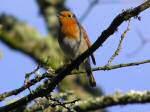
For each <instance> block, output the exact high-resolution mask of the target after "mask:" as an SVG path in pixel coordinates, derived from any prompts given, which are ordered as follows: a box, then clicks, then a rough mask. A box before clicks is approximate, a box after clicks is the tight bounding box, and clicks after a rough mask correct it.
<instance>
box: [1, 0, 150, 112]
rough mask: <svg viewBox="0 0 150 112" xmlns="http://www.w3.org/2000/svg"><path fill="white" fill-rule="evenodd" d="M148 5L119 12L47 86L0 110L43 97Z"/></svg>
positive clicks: (9, 108)
mask: <svg viewBox="0 0 150 112" xmlns="http://www.w3.org/2000/svg"><path fill="white" fill-rule="evenodd" d="M149 7H150V0H147V1H146V2H144V3H143V4H142V5H139V6H138V7H136V8H134V9H130V10H127V11H125V12H123V13H121V14H119V15H118V16H117V17H116V18H115V19H114V20H113V22H112V23H111V25H110V26H109V27H108V29H106V30H104V31H103V32H102V34H101V36H100V37H99V38H98V39H97V41H96V42H95V43H94V44H93V45H92V47H91V48H89V49H88V50H87V51H86V52H85V53H83V54H82V55H81V56H80V57H78V58H77V59H76V60H74V61H73V62H72V63H71V64H70V65H68V66H67V68H65V69H64V70H62V72H60V73H58V75H57V76H56V77H55V78H54V79H53V80H52V81H51V83H49V85H48V87H47V88H45V89H40V90H39V91H36V92H35V93H34V94H29V95H27V96H25V97H23V98H21V99H19V100H17V101H16V102H14V103H11V104H8V105H6V106H3V107H0V111H5V112H6V111H9V110H12V109H14V108H16V107H18V106H20V105H24V104H26V103H28V102H30V101H32V100H33V99H35V98H37V97H43V96H45V95H47V94H49V93H50V92H52V91H53V89H54V88H55V87H56V85H57V84H58V83H59V82H61V81H62V80H63V79H64V77H65V76H66V75H68V74H70V73H71V71H72V70H73V69H74V68H76V67H77V66H79V65H80V64H81V63H82V61H83V60H84V59H85V58H86V57H88V56H89V55H90V54H92V53H93V52H94V51H95V50H96V49H98V48H99V47H100V46H101V45H102V44H103V43H104V42H105V40H106V39H108V37H110V35H112V34H113V33H114V32H115V31H116V30H117V28H118V27H119V26H120V25H121V24H122V23H123V22H124V21H126V20H128V19H130V18H131V17H135V16H137V15H138V14H139V13H140V12H142V11H144V10H146V9H147V8H149Z"/></svg>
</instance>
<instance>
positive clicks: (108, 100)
mask: <svg viewBox="0 0 150 112" xmlns="http://www.w3.org/2000/svg"><path fill="white" fill-rule="evenodd" d="M149 102H150V91H144V92H140V91H130V92H128V93H126V94H122V93H119V92H117V93H115V94H114V95H108V96H101V97H97V98H90V99H88V100H85V101H77V102H76V103H75V105H74V109H75V110H77V111H78V112H86V111H87V110H88V111H90V110H92V111H93V110H97V109H103V108H106V107H111V106H115V105H127V104H144V103H149Z"/></svg>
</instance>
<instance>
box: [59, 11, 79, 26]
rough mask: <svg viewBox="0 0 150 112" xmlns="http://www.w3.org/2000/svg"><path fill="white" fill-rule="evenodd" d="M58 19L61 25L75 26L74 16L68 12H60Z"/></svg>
mask: <svg viewBox="0 0 150 112" xmlns="http://www.w3.org/2000/svg"><path fill="white" fill-rule="evenodd" d="M58 19H59V22H60V24H62V25H72V24H77V20H76V17H75V15H74V14H73V13H72V12H70V11H61V12H60V13H59V14H58Z"/></svg>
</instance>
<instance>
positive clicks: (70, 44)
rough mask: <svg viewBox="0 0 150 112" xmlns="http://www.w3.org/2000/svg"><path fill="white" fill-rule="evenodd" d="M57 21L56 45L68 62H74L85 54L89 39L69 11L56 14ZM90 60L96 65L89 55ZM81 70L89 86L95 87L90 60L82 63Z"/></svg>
mask: <svg viewBox="0 0 150 112" xmlns="http://www.w3.org/2000/svg"><path fill="white" fill-rule="evenodd" d="M57 17H58V21H59V30H58V43H59V46H60V48H61V49H62V51H63V53H64V55H65V56H66V57H67V58H68V59H69V60H75V59H76V58H77V57H78V56H79V55H81V54H82V53H83V52H85V51H86V50H87V49H88V48H89V47H90V46H91V42H90V40H89V37H88V35H87V33H86V31H85V29H84V28H83V27H82V25H81V24H80V23H79V22H78V20H77V18H76V16H75V14H74V13H72V12H71V11H61V12H59V13H58V14H57ZM90 57H91V59H92V62H93V64H94V65H96V61H95V57H94V55H93V54H91V56H90ZM82 69H83V70H85V72H86V74H87V77H88V80H89V85H90V86H91V87H96V81H95V79H94V76H93V74H92V69H91V64H90V58H89V57H88V58H86V59H85V60H84V61H83V63H82Z"/></svg>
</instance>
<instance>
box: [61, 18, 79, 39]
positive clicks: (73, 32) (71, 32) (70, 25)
mask: <svg viewBox="0 0 150 112" xmlns="http://www.w3.org/2000/svg"><path fill="white" fill-rule="evenodd" d="M61 33H63V35H64V37H63V38H65V37H66V38H70V39H77V38H78V37H79V27H78V24H77V23H76V21H71V20H70V21H63V24H62V26H61Z"/></svg>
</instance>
